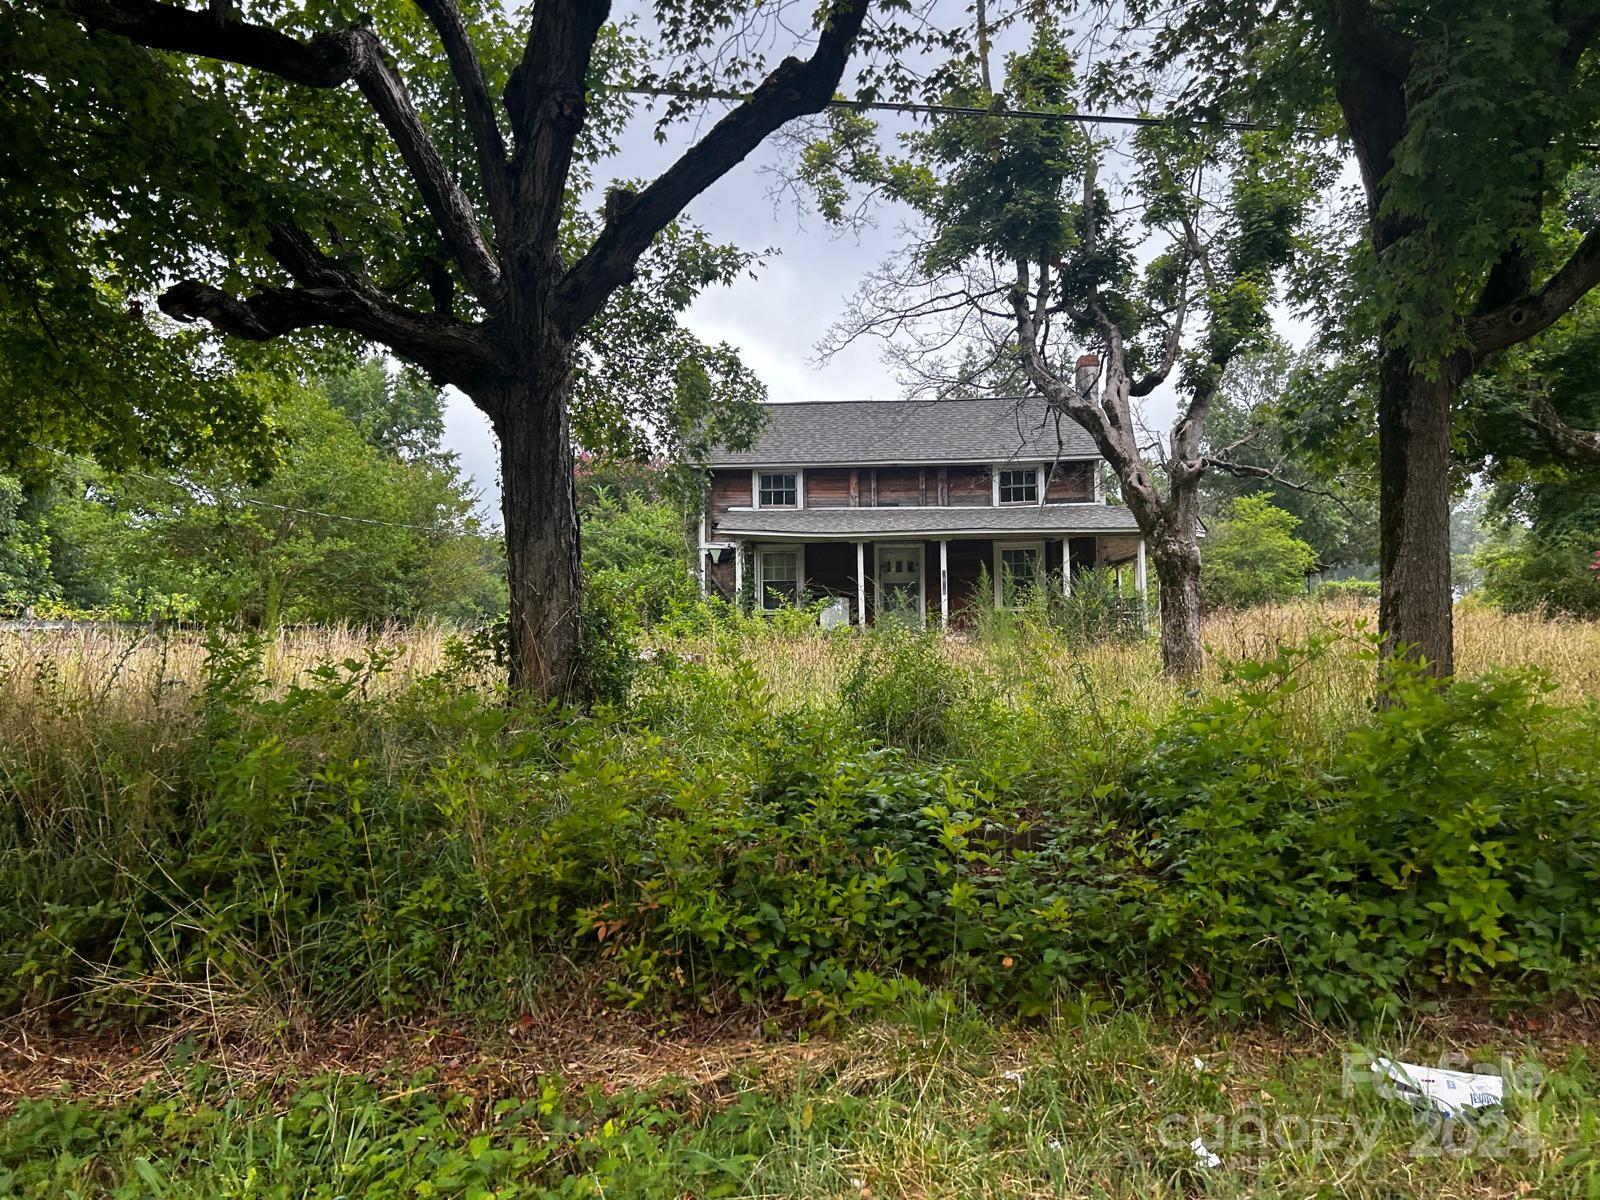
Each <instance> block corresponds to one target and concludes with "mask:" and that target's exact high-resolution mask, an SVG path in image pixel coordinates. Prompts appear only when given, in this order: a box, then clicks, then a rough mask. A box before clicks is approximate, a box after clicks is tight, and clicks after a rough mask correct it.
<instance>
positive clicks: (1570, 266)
mask: <svg viewBox="0 0 1600 1200" xmlns="http://www.w3.org/2000/svg"><path fill="white" fill-rule="evenodd" d="M1597 284H1600V228H1597V229H1591V230H1589V232H1588V233H1587V234H1586V235H1585V237H1584V239H1583V241H1582V242H1581V243H1579V245H1578V248H1577V249H1576V250H1574V251H1573V252H1572V257H1571V258H1569V259H1567V261H1566V262H1565V263H1563V264H1562V265H1561V269H1560V270H1559V271H1557V272H1556V273H1555V274H1554V275H1552V276H1551V277H1550V278H1549V280H1548V281H1546V283H1545V285H1544V287H1542V288H1540V289H1539V290H1538V291H1537V292H1534V293H1533V294H1532V295H1527V296H1523V297H1522V298H1521V299H1519V300H1513V301H1512V302H1511V303H1509V304H1504V305H1501V306H1500V307H1499V308H1497V309H1494V310H1493V311H1492V312H1488V313H1485V314H1483V315H1482V316H1477V317H1472V318H1470V319H1469V320H1468V321H1467V330H1466V332H1467V341H1468V342H1469V344H1470V345H1471V347H1472V353H1473V356H1474V357H1475V358H1478V359H1483V358H1485V357H1487V356H1488V355H1490V354H1493V353H1494V352H1495V351H1496V350H1504V349H1506V348H1508V347H1510V346H1515V345H1517V344H1518V343H1519V342H1525V341H1527V340H1528V339H1529V338H1531V337H1532V336H1533V335H1534V334H1536V333H1540V332H1542V331H1544V330H1546V329H1548V328H1549V327H1550V326H1551V325H1553V324H1555V323H1556V322H1557V321H1558V320H1560V319H1561V317H1562V316H1564V315H1565V314H1566V312H1567V311H1568V310H1569V309H1570V308H1571V307H1572V306H1573V305H1574V304H1576V303H1577V302H1578V301H1579V300H1581V299H1582V298H1583V296H1584V293H1586V292H1587V291H1589V290H1590V289H1591V288H1593V287H1594V286H1596V285H1597Z"/></svg>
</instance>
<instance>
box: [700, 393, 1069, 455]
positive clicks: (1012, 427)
mask: <svg viewBox="0 0 1600 1200" xmlns="http://www.w3.org/2000/svg"><path fill="white" fill-rule="evenodd" d="M765 407H766V410H767V413H768V420H767V424H766V427H765V428H764V429H763V430H762V431H761V433H759V434H758V435H757V436H756V440H755V444H754V445H752V446H751V447H750V449H748V450H727V449H722V448H718V449H716V450H714V451H712V453H711V465H712V466H713V467H777V466H785V467H821V466H842V467H853V466H871V465H873V464H886V463H933V462H946V463H950V462H1009V461H1012V460H1018V461H1023V462H1039V461H1044V462H1052V461H1054V460H1055V459H1057V458H1098V457H1099V452H1098V451H1097V450H1096V449H1095V446H1094V442H1093V441H1091V440H1090V438H1089V435H1088V434H1087V433H1085V432H1084V431H1083V428H1082V427H1081V426H1080V425H1078V423H1077V422H1076V421H1073V420H1072V419H1071V418H1070V417H1061V418H1060V420H1059V421H1058V420H1057V418H1056V416H1055V414H1054V413H1053V412H1051V411H1050V409H1049V407H1048V406H1047V405H1046V404H1045V402H1044V400H1043V399H1042V398H1041V397H1038V396H987V397H982V398H979V399H974V400H837V401H820V402H812V403H804V404H769V405H766V406H765ZM1058 430H1059V434H1060V436H1059V440H1058V438H1057V432H1058Z"/></svg>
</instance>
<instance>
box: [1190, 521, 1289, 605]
mask: <svg viewBox="0 0 1600 1200" xmlns="http://www.w3.org/2000/svg"><path fill="white" fill-rule="evenodd" d="M1299 526H1300V519H1299V518H1298V517H1296V516H1294V514H1292V513H1287V512H1284V511H1283V509H1281V508H1277V507H1275V506H1274V505H1273V504H1272V502H1271V501H1270V500H1268V499H1267V498H1266V497H1265V496H1240V497H1239V498H1238V499H1237V500H1231V501H1229V502H1228V503H1227V504H1226V505H1225V506H1224V507H1223V509H1222V513H1221V516H1220V518H1219V519H1218V521H1217V522H1216V523H1215V524H1214V525H1212V526H1210V527H1209V528H1208V530H1207V537H1206V544H1205V559H1206V570H1205V574H1204V575H1203V576H1202V586H1203V588H1204V594H1205V599H1206V605H1207V607H1209V608H1248V607H1249V606H1250V605H1252V604H1267V603H1270V602H1272V601H1281V600H1288V599H1290V598H1292V597H1294V596H1296V595H1299V594H1301V593H1303V592H1304V591H1305V590H1306V576H1307V575H1308V574H1310V573H1311V572H1312V571H1313V570H1315V569H1316V566H1317V555H1316V551H1314V550H1313V549H1312V548H1311V547H1310V546H1309V545H1307V544H1306V543H1305V542H1303V541H1302V540H1300V538H1298V537H1296V536H1295V531H1296V530H1297V529H1298V528H1299Z"/></svg>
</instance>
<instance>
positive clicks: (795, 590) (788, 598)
mask: <svg viewBox="0 0 1600 1200" xmlns="http://www.w3.org/2000/svg"><path fill="white" fill-rule="evenodd" d="M799 599H800V556H799V555H798V554H796V553H795V552H794V551H792V550H777V551H770V550H764V551H762V554H761V607H762V608H783V607H784V606H785V605H790V604H795V603H798V602H799Z"/></svg>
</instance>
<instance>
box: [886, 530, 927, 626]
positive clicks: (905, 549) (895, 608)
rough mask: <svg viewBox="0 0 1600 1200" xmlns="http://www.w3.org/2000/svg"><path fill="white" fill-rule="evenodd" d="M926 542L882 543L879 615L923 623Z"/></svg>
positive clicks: (891, 618) (917, 623) (914, 623)
mask: <svg viewBox="0 0 1600 1200" xmlns="http://www.w3.org/2000/svg"><path fill="white" fill-rule="evenodd" d="M923 600H924V596H923V591H922V543H921V542H914V543H907V544H903V545H894V544H889V545H881V546H879V547H878V619H879V620H880V621H882V620H886V619H887V620H892V621H903V622H904V623H905V624H907V625H921V624H922V618H923Z"/></svg>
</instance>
